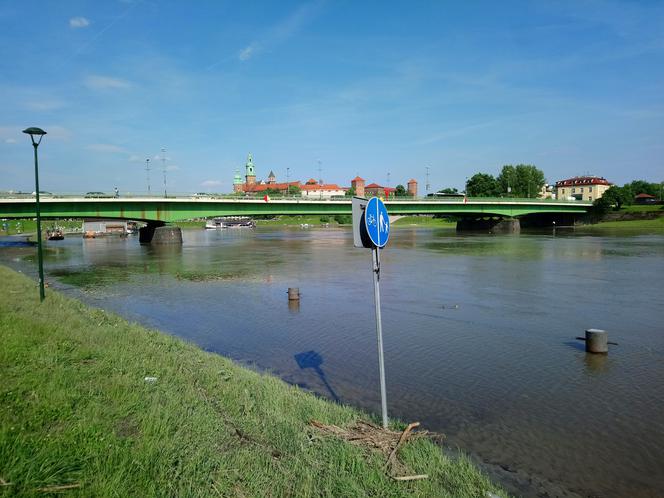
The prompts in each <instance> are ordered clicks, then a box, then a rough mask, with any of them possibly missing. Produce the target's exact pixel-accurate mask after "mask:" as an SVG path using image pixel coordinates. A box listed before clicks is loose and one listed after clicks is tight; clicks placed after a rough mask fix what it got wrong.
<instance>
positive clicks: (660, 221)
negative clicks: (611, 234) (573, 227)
mask: <svg viewBox="0 0 664 498" xmlns="http://www.w3.org/2000/svg"><path fill="white" fill-rule="evenodd" d="M583 228H593V229H602V228H621V229H627V230H664V217H660V218H655V219H652V220H621V221H602V222H599V223H596V224H594V225H584V226H583Z"/></svg>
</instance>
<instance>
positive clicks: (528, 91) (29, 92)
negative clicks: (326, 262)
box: [0, 0, 664, 193]
mask: <svg viewBox="0 0 664 498" xmlns="http://www.w3.org/2000/svg"><path fill="white" fill-rule="evenodd" d="M29 126H38V127H41V128H43V129H45V130H46V131H47V133H48V134H47V135H46V136H45V137H44V140H43V142H42V144H41V145H40V147H39V159H40V163H39V164H40V186H41V189H42V190H47V191H51V192H72V193H74V192H86V191H106V192H110V191H112V189H113V188H114V187H116V186H117V187H118V188H119V189H120V191H121V192H122V193H130V192H133V193H142V192H146V191H147V189H148V181H147V173H146V171H145V166H146V159H148V158H149V159H150V165H151V168H152V170H151V171H150V184H151V189H152V191H153V192H155V191H159V190H161V189H163V176H164V174H163V171H162V168H164V167H165V169H166V182H167V189H168V191H169V192H173V193H175V192H182V193H184V192H228V191H230V190H231V189H232V181H233V175H234V174H235V171H236V169H240V173H241V174H242V175H244V163H245V161H246V157H247V154H248V153H252V154H253V158H254V163H255V166H256V174H257V178H258V179H264V178H266V177H267V175H268V173H269V171H270V170H273V171H274V173H275V174H276V176H277V179H278V180H280V181H285V180H286V176H287V174H289V178H290V179H291V180H296V179H299V180H302V181H306V180H307V179H309V178H312V177H313V178H320V177H322V179H323V180H324V181H325V182H331V183H337V184H339V185H342V186H348V185H349V184H350V180H351V179H352V178H353V177H355V176H356V175H358V174H359V175H360V176H362V177H363V178H365V179H366V180H367V182H377V183H379V184H382V185H389V186H395V185H397V184H404V185H405V183H406V182H407V181H408V180H409V179H410V178H415V179H416V180H417V181H418V182H419V185H420V192H424V191H425V184H426V181H427V168H428V171H429V183H430V185H431V186H430V189H431V191H434V190H437V189H439V188H444V187H457V188H459V189H460V190H461V189H462V188H463V185H464V183H465V181H466V178H468V177H470V176H472V175H473V174H474V173H477V172H485V173H490V174H493V175H497V174H498V173H499V172H500V169H501V167H502V166H503V165H505V164H520V163H523V164H534V165H536V166H537V167H539V168H540V169H542V170H543V171H544V174H545V176H546V178H547V180H548V181H549V182H550V183H553V182H555V181H556V180H560V179H563V178H568V177H571V176H577V175H584V174H593V175H598V176H604V177H605V178H607V179H608V180H609V181H612V182H615V183H618V184H623V183H626V182H629V181H631V180H633V179H645V180H649V181H656V182H660V181H663V180H664V2H662V1H645V2H637V1H629V2H620V1H600V0H596V1H595V0H593V1H584V0H571V1H555V0H547V1H537V0H533V1H528V2H525V1H524V2H520V1H509V0H506V1H503V2H495V1H487V2H482V1H472V2H460V1H442V0H440V1H431V2H427V1H419V0H415V1H404V2H397V1H387V2H386V1H375V2H372V1H361V2H358V1H353V0H340V1H332V0H330V1H325V0H316V1H312V2H292V1H287V0H281V1H279V2H276V1H273V2H259V1H252V2H224V1H218V0H215V1H196V2H185V1H180V2H177V1H158V0H154V1H150V0H144V1H140V0H134V1H130V0H123V1H120V0H105V1H103V2H92V1H67V0H59V1H57V2H52V1H33V2H29V3H26V2H23V1H18V0H16V1H14V0H0V190H10V189H12V190H22V191H32V190H34V170H33V154H32V150H31V149H32V147H31V146H30V141H29V137H27V136H26V135H24V134H22V133H21V130H23V129H24V128H26V127H29ZM162 149H165V152H162ZM319 169H320V174H319Z"/></svg>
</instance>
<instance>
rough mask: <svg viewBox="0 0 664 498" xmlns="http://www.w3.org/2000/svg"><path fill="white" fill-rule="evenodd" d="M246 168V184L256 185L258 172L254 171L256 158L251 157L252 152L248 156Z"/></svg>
mask: <svg viewBox="0 0 664 498" xmlns="http://www.w3.org/2000/svg"><path fill="white" fill-rule="evenodd" d="M245 168H246V173H245V175H244V178H245V185H254V184H255V183H256V172H255V171H254V160H253V158H252V157H251V153H249V155H248V156H247V164H246V165H245Z"/></svg>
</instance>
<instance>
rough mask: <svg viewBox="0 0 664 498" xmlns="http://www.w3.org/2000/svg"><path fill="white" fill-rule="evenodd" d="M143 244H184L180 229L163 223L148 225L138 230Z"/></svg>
mask: <svg viewBox="0 0 664 498" xmlns="http://www.w3.org/2000/svg"><path fill="white" fill-rule="evenodd" d="M138 240H139V242H140V243H141V244H180V245H181V244H182V230H181V229H180V227H176V226H173V225H166V224H165V223H163V222H159V223H148V224H147V225H145V226H144V227H142V228H140V229H139V230H138Z"/></svg>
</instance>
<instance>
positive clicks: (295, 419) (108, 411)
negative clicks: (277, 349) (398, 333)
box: [0, 266, 504, 497]
mask: <svg viewBox="0 0 664 498" xmlns="http://www.w3.org/2000/svg"><path fill="white" fill-rule="evenodd" d="M0 282H1V284H0V288H1V290H2V295H3V299H2V300H0V340H1V341H2V345H1V346H0V378H1V379H2V383H1V384H0V479H2V481H0V495H2V496H32V495H40V496H43V495H44V493H43V492H41V491H39V490H40V489H41V490H43V489H45V488H46V489H48V488H49V487H53V486H66V485H71V486H79V487H72V488H71V489H68V490H67V496H86V497H88V496H119V497H120V496H187V497H195V496H252V497H253V496H257V497H258V496H260V497H263V496H275V497H278V496H297V497H300V496H302V497H306V496H386V497H387V496H389V497H398V496H449V497H471V496H472V497H484V496H486V492H487V490H492V491H493V492H498V491H496V490H495V488H494V487H493V486H492V485H491V484H490V483H489V482H488V480H487V479H486V478H485V477H484V476H483V475H482V474H480V473H479V472H478V470H477V469H475V468H474V467H473V466H472V464H471V463H470V462H469V461H468V460H467V459H465V458H454V459H451V458H448V457H447V456H445V455H444V454H443V453H442V452H441V451H440V449H439V448H438V447H437V446H436V445H435V444H433V443H432V442H431V441H429V440H425V439H420V440H416V441H414V442H412V443H409V444H407V445H405V446H404V447H403V449H401V450H400V451H399V454H400V457H401V459H402V461H403V462H404V463H405V464H406V465H407V466H408V467H409V469H411V470H412V471H413V473H418V474H419V473H424V474H429V476H430V477H429V479H425V480H422V481H413V482H395V481H393V480H391V479H390V478H389V477H387V476H386V474H385V471H384V467H383V465H384V458H383V457H382V455H379V454H377V453H372V452H369V451H366V450H363V449H361V448H358V447H356V446H352V445H350V444H348V443H345V442H343V441H341V440H338V439H334V438H331V437H327V436H321V435H320V434H318V433H317V432H315V431H314V430H313V429H312V428H311V427H310V426H309V425H308V422H309V420H311V419H317V420H320V421H322V422H324V423H327V424H336V425H341V426H343V425H346V424H349V423H350V422H352V421H354V420H357V419H359V418H366V417H367V415H365V414H362V413H360V412H359V411H357V410H355V409H353V408H350V407H345V406H340V405H336V404H333V403H331V402H328V401H326V400H323V399H320V398H317V397H315V396H313V395H312V394H309V393H306V392H304V391H302V390H300V389H299V388H297V387H293V386H289V385H287V384H286V383H284V382H282V381H281V380H279V379H277V378H275V377H273V376H270V375H264V374H259V373H256V372H254V371H251V370H248V369H246V368H243V367H241V366H238V365H237V364H235V363H233V362H232V361H230V360H228V359H226V358H223V357H221V356H219V355H215V354H211V353H207V352H204V351H202V350H200V349H199V348H197V347H196V346H194V345H192V344H189V343H186V342H184V341H182V340H179V339H177V338H175V337H172V336H169V335H166V334H164V333H161V332H158V331H155V330H148V329H146V328H144V327H141V326H139V325H136V324H131V323H129V322H127V321H126V320H124V319H122V318H120V317H118V316H116V315H114V314H111V313H106V312H104V311H103V310H99V309H94V308H90V307H88V306H86V305H84V304H82V303H80V302H78V301H76V300H73V299H70V298H67V297H65V296H63V295H61V294H59V293H57V292H53V291H51V290H48V292H47V296H46V300H45V301H44V302H43V303H42V304H39V298H38V292H37V286H36V283H35V282H34V281H32V280H29V279H28V278H26V277H25V276H23V275H20V274H18V273H15V272H14V271H12V270H9V269H8V268H5V267H2V266H0ZM152 376H153V377H156V378H157V380H156V382H146V380H145V378H146V377H152ZM398 427H399V428H402V427H403V424H398ZM498 493H499V494H501V495H502V496H504V494H503V493H502V492H498Z"/></svg>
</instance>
